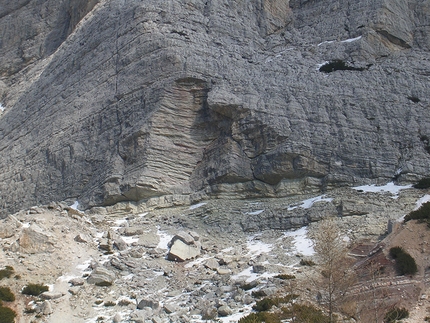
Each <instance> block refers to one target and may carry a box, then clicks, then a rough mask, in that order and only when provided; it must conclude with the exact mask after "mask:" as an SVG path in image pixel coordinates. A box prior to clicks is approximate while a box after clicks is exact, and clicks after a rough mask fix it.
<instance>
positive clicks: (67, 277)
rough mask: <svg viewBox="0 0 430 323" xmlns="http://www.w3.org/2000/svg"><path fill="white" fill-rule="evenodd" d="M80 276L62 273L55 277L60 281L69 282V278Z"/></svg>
mask: <svg viewBox="0 0 430 323" xmlns="http://www.w3.org/2000/svg"><path fill="white" fill-rule="evenodd" d="M79 277H80V276H76V275H63V276H60V277H58V278H57V280H59V281H60V282H69V281H70V280H72V279H74V278H79Z"/></svg>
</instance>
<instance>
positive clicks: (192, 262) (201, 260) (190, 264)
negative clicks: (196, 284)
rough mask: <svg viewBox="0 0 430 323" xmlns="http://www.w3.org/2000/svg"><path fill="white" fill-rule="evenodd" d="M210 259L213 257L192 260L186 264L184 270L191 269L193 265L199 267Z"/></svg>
mask: <svg viewBox="0 0 430 323" xmlns="http://www.w3.org/2000/svg"><path fill="white" fill-rule="evenodd" d="M210 258H213V257H200V258H197V259H196V260H193V261H190V262H189V263H187V264H186V265H185V266H184V267H185V268H191V267H193V266H194V265H200V264H202V263H204V262H205V261H206V260H208V259H210Z"/></svg>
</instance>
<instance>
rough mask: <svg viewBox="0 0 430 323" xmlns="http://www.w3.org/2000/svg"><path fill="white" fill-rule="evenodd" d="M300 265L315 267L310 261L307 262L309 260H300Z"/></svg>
mask: <svg viewBox="0 0 430 323" xmlns="http://www.w3.org/2000/svg"><path fill="white" fill-rule="evenodd" d="M300 265H302V266H309V267H311V266H315V263H314V262H313V261H312V260H309V259H301V260H300Z"/></svg>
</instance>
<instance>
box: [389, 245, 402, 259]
mask: <svg viewBox="0 0 430 323" xmlns="http://www.w3.org/2000/svg"><path fill="white" fill-rule="evenodd" d="M402 253H404V250H403V248H402V247H392V248H391V249H390V256H391V258H393V259H397V258H398V257H399V255H400V254H402Z"/></svg>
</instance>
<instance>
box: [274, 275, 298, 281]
mask: <svg viewBox="0 0 430 323" xmlns="http://www.w3.org/2000/svg"><path fill="white" fill-rule="evenodd" d="M275 278H279V279H282V280H290V279H295V278H296V276H294V275H289V274H279V275H277V276H275Z"/></svg>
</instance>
